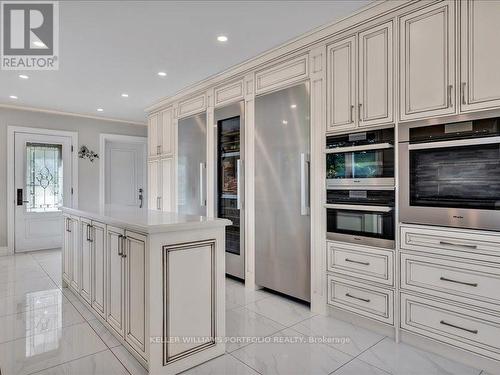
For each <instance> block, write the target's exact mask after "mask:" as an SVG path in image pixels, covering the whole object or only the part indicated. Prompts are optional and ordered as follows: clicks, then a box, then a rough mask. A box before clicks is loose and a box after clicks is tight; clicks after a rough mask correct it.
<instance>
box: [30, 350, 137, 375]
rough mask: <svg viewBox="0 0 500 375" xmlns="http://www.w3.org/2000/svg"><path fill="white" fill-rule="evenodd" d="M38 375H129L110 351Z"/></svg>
mask: <svg viewBox="0 0 500 375" xmlns="http://www.w3.org/2000/svg"><path fill="white" fill-rule="evenodd" d="M36 374H37V375H128V374H129V373H128V371H127V370H126V369H125V367H123V365H122V364H121V363H120V361H118V359H117V358H116V357H115V356H114V354H113V353H112V352H111V351H110V350H106V351H104V352H100V353H97V354H92V355H89V356H87V357H83V358H80V359H76V360H74V361H71V362H67V363H64V364H62V365H59V366H55V367H51V368H49V369H47V370H43V371H40V372H37V373H36Z"/></svg>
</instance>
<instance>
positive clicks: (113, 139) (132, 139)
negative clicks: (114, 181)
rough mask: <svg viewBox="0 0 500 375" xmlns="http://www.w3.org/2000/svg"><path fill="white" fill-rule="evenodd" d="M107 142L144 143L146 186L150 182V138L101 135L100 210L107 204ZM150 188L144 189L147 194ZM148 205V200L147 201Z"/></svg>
mask: <svg viewBox="0 0 500 375" xmlns="http://www.w3.org/2000/svg"><path fill="white" fill-rule="evenodd" d="M106 142H124V143H142V144H144V146H145V149H144V160H145V161H146V163H145V170H144V175H145V176H146V185H147V182H148V177H147V175H148V163H147V161H148V138H147V137H140V136H134V135H122V134H107V133H101V134H99V208H103V207H104V204H105V202H106ZM147 189H148V187H147V186H145V187H144V192H145V193H146V194H147ZM146 203H147V200H146Z"/></svg>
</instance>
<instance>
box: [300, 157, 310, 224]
mask: <svg viewBox="0 0 500 375" xmlns="http://www.w3.org/2000/svg"><path fill="white" fill-rule="evenodd" d="M309 170H310V166H309V154H305V153H302V154H300V214H301V215H302V216H307V215H309V186H310V182H309Z"/></svg>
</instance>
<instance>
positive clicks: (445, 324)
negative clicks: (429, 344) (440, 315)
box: [439, 320, 479, 335]
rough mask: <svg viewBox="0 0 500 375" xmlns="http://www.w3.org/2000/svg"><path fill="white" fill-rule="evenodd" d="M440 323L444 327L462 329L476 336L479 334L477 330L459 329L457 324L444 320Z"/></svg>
mask: <svg viewBox="0 0 500 375" xmlns="http://www.w3.org/2000/svg"><path fill="white" fill-rule="evenodd" d="M439 323H441V324H442V325H444V326H448V327H452V328H456V329H461V330H462V331H466V332H470V333H473V334H475V335H477V333H478V332H479V331H478V330H477V329H469V328H464V327H459V326H456V325H455V324H451V323H448V322H445V321H444V320H441V321H440V322H439Z"/></svg>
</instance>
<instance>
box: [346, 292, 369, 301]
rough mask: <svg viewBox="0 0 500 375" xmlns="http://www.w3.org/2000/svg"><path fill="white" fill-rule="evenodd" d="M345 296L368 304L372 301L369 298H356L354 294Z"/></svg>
mask: <svg viewBox="0 0 500 375" xmlns="http://www.w3.org/2000/svg"><path fill="white" fill-rule="evenodd" d="M345 296H346V297H349V298H354V299H358V300H360V301H363V302H366V303H368V302H370V300H369V299H368V298H361V297H356V296H353V295H352V294H349V293H346V294H345Z"/></svg>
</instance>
